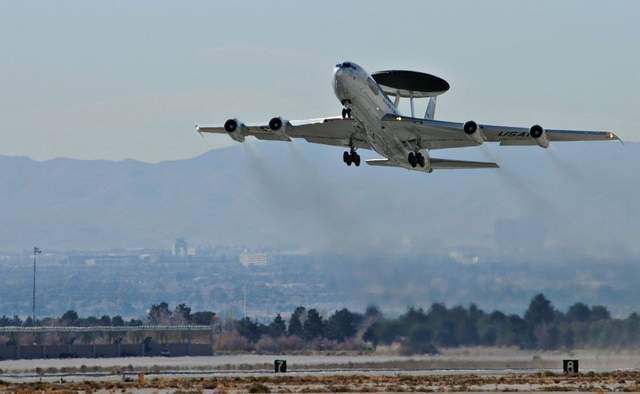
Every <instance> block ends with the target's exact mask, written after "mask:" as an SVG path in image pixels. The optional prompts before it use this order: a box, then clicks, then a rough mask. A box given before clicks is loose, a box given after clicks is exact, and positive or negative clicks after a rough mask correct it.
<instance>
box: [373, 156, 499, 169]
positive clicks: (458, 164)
mask: <svg viewBox="0 0 640 394" xmlns="http://www.w3.org/2000/svg"><path fill="white" fill-rule="evenodd" d="M429 162H430V163H431V168H430V169H431V170H456V169H473V168H499V166H498V164H496V163H492V162H484V161H465V160H447V159H436V158H431V159H429ZM367 164H368V165H370V166H384V167H400V168H406V169H407V170H413V171H422V172H431V171H429V170H430V169H429V168H428V167H427V166H425V167H420V166H417V167H411V165H410V164H409V163H403V162H397V161H393V160H389V159H371V160H367Z"/></svg>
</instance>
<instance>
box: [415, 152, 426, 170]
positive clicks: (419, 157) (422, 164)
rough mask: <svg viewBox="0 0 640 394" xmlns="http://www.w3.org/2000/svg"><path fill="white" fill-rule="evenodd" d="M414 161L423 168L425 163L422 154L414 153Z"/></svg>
mask: <svg viewBox="0 0 640 394" xmlns="http://www.w3.org/2000/svg"><path fill="white" fill-rule="evenodd" d="M416 160H417V162H418V165H419V166H420V167H424V164H425V162H424V156H423V155H422V153H420V152H418V153H416Z"/></svg>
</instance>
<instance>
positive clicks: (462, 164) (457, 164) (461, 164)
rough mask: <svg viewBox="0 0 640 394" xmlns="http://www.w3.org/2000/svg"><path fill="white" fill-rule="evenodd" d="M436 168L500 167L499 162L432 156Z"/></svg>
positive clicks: (432, 165) (432, 164)
mask: <svg viewBox="0 0 640 394" xmlns="http://www.w3.org/2000/svg"><path fill="white" fill-rule="evenodd" d="M431 168H433V169H434V170H455V169H458V168H499V166H498V164H496V163H492V162H486V161H465V160H446V159H435V158H431Z"/></svg>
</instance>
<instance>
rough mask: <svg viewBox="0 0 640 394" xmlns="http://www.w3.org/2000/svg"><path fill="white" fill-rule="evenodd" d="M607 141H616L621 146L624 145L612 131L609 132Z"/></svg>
mask: <svg viewBox="0 0 640 394" xmlns="http://www.w3.org/2000/svg"><path fill="white" fill-rule="evenodd" d="M609 139H610V140H618V141H620V143H621V144H622V145H624V141H623V140H622V138H620V137H618V135H617V134H616V133H614V132H613V131H610V132H609Z"/></svg>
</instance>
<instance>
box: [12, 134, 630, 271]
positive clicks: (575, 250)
mask: <svg viewBox="0 0 640 394" xmlns="http://www.w3.org/2000/svg"><path fill="white" fill-rule="evenodd" d="M361 154H362V156H363V159H366V158H372V157H375V154H374V153H372V152H361ZM431 155H432V156H434V157H442V158H453V159H462V160H490V161H496V162H498V164H499V165H500V166H501V168H499V169H495V170H493V169H490V170H487V169H485V170H460V171H454V170H449V171H440V172H434V173H432V174H423V173H418V172H411V171H406V170H403V169H396V168H374V167H369V166H366V165H363V166H360V167H358V168H356V167H347V166H345V165H344V163H342V159H341V156H342V151H341V150H339V149H336V148H330V147H323V146H315V145H311V144H304V143H301V142H294V143H290V144H285V143H269V142H261V143H245V144H243V145H234V146H232V147H229V148H222V149H214V150H211V151H209V152H207V153H205V154H203V155H201V156H198V157H194V158H191V159H187V160H177V161H164V162H159V163H144V162H139V161H135V160H124V161H90V160H74V159H53V160H47V161H34V160H31V159H29V158H26V157H11V156H0V190H2V193H1V194H0V217H1V218H2V222H1V224H2V225H1V226H0V248H2V249H5V250H21V249H25V248H30V247H32V246H33V245H39V246H41V247H43V248H50V249H51V248H57V249H106V248H116V247H124V248H134V247H169V245H171V243H172V242H173V240H174V239H175V238H176V237H185V238H186V239H188V240H189V241H190V243H191V244H192V245H201V246H238V247H243V248H247V249H250V250H273V249H280V250H297V251H309V252H313V251H318V252H326V251H330V252H338V253H342V254H347V255H349V254H354V255H361V256H366V255H368V254H389V255H394V254H422V253H430V254H437V255H445V256H449V257H451V258H452V259H454V260H459V261H461V262H470V263H473V262H477V261H478V260H482V259H499V258H506V257H508V258H511V259H523V258H527V259H531V258H540V259H546V258H557V257H563V258H568V259H580V258H584V257H588V258H591V259H598V260H610V259H633V258H638V257H640V242H638V230H639V229H640V225H639V224H638V223H639V219H640V209H639V208H638V206H637V202H638V201H639V200H640V184H639V182H638V176H639V173H640V144H639V143H627V144H626V145H624V146H623V145H621V144H615V143H576V144H560V143H558V144H555V145H552V147H551V148H550V149H548V150H544V149H539V148H534V147H497V146H480V147H475V148H467V149H458V150H448V151H432V152H431Z"/></svg>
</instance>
